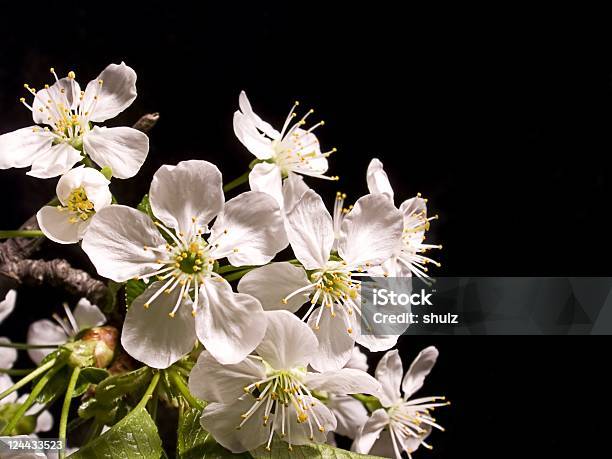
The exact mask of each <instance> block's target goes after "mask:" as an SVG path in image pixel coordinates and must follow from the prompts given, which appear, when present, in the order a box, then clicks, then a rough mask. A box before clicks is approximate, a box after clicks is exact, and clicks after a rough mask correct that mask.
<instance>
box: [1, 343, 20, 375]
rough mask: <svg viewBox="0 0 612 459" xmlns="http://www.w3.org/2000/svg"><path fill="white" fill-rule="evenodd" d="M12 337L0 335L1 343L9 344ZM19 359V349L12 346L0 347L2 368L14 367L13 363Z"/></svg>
mask: <svg viewBox="0 0 612 459" xmlns="http://www.w3.org/2000/svg"><path fill="white" fill-rule="evenodd" d="M10 342H11V340H10V339H8V338H5V337H0V343H2V344H9V343H10ZM16 360H17V349H13V348H10V347H0V368H13V364H14V363H15V361H16Z"/></svg>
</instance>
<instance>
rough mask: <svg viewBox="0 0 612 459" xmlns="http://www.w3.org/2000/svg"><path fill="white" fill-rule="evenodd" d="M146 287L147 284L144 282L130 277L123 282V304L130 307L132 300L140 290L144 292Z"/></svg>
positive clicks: (137, 295)
mask: <svg viewBox="0 0 612 459" xmlns="http://www.w3.org/2000/svg"><path fill="white" fill-rule="evenodd" d="M146 288H147V284H145V283H144V282H143V281H141V280H135V279H130V280H129V281H127V282H126V283H125V304H126V306H127V307H130V306H131V304H132V301H134V300H135V299H136V298H138V297H139V296H140V295H141V294H142V292H144V291H145V290H146Z"/></svg>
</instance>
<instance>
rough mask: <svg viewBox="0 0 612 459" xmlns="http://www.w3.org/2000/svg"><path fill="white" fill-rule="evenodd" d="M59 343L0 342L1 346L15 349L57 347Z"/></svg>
mask: <svg viewBox="0 0 612 459" xmlns="http://www.w3.org/2000/svg"><path fill="white" fill-rule="evenodd" d="M58 346H59V344H26V343H0V347H10V348H13V349H23V350H26V349H55V348H57V347H58Z"/></svg>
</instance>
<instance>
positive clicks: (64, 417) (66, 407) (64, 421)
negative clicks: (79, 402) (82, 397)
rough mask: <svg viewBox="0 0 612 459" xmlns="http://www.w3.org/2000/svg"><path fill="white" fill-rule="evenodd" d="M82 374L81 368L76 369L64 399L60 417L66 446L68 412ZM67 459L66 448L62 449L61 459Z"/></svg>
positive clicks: (61, 433)
mask: <svg viewBox="0 0 612 459" xmlns="http://www.w3.org/2000/svg"><path fill="white" fill-rule="evenodd" d="M80 373H81V367H74V370H72V375H71V376H70V382H69V383H68V388H67V389H66V396H65V397H64V404H63V405H62V414H61V415H60V423H59V440H60V443H61V444H62V445H65V444H66V427H67V426H68V412H69V411H70V402H72V394H74V388H75V387H76V384H77V381H78V379H79V374H80ZM65 457H66V448H62V449H61V450H60V452H59V459H64V458H65Z"/></svg>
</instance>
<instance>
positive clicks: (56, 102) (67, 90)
mask: <svg viewBox="0 0 612 459" xmlns="http://www.w3.org/2000/svg"><path fill="white" fill-rule="evenodd" d="M80 97H81V87H80V86H79V83H78V82H77V81H76V80H75V79H74V78H69V77H65V78H61V79H59V80H58V81H56V82H55V83H53V84H52V85H51V86H50V87H49V88H44V89H41V90H39V91H37V92H36V96H34V101H33V102H32V109H33V110H32V118H33V120H34V122H35V123H36V124H48V125H50V126H52V125H53V122H54V120H57V119H61V118H62V115H63V113H60V108H59V107H60V106H61V107H62V110H63V109H65V108H68V109H69V110H76V109H77V108H78V106H79V102H80ZM41 109H42V110H41ZM49 117H51V118H52V119H51V120H50V119H49Z"/></svg>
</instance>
